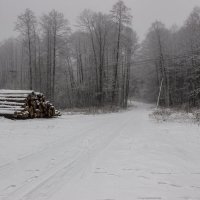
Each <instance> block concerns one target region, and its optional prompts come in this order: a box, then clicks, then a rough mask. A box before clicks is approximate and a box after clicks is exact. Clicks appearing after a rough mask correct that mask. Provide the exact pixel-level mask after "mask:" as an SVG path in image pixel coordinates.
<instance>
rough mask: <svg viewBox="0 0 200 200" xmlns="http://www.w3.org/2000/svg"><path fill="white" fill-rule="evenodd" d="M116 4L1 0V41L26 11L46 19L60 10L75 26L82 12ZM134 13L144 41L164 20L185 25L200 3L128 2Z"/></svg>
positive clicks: (78, 0) (94, 0)
mask: <svg viewBox="0 0 200 200" xmlns="http://www.w3.org/2000/svg"><path fill="white" fill-rule="evenodd" d="M115 2H116V0H0V41H1V40H3V39H6V38H9V37H11V36H13V35H15V34H16V33H15V32H14V22H15V21H16V18H17V16H18V15H19V14H21V13H22V12H23V11H24V10H25V9H26V8H30V9H32V10H33V11H34V12H35V14H36V15H39V16H40V15H42V14H43V13H46V12H48V11H50V10H51V9H53V8H54V9H56V10H58V11H61V12H63V13H64V14H65V16H66V18H67V19H68V20H69V21H70V23H71V25H72V26H73V25H74V24H75V22H76V17H77V16H78V15H79V14H80V12H81V11H82V10H83V9H85V8H89V9H92V10H95V11H103V12H108V11H109V10H110V9H111V8H112V5H113V4H114V3H115ZM124 2H125V3H126V5H127V6H128V7H130V8H131V9H132V15H133V17H134V18H133V19H134V22H133V28H134V29H135V30H136V32H137V33H138V35H139V37H140V39H141V38H143V37H144V36H145V33H146V32H147V30H148V28H149V27H150V25H151V23H152V22H154V21H155V20H161V21H162V22H163V23H165V24H166V25H167V26H168V27H170V26H171V25H173V24H177V25H179V26H180V25H182V24H183V22H184V20H185V19H186V18H187V16H188V15H189V14H190V12H191V11H192V9H193V7H194V6H200V0H124Z"/></svg>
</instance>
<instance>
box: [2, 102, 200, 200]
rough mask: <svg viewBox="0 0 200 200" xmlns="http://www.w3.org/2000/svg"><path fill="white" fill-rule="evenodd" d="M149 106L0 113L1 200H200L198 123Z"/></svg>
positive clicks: (199, 129)
mask: <svg viewBox="0 0 200 200" xmlns="http://www.w3.org/2000/svg"><path fill="white" fill-rule="evenodd" d="M151 112H152V108H151V107H150V106H148V105H145V104H137V108H136V107H133V108H132V109H131V110H129V111H127V112H120V113H113V114H101V115H78V114H77V115H67V114H64V115H63V116H62V117H60V118H57V119H49V120H46V119H42V120H41V119H40V120H39V119H38V120H27V121H12V120H8V119H4V118H0V200H135V199H136V200H137V199H138V200H179V199H180V200H181V199H183V200H198V199H200V127H199V126H198V125H194V124H190V123H185V124H183V123H173V122H165V123H157V122H156V121H153V120H152V119H150V118H149V113H151Z"/></svg>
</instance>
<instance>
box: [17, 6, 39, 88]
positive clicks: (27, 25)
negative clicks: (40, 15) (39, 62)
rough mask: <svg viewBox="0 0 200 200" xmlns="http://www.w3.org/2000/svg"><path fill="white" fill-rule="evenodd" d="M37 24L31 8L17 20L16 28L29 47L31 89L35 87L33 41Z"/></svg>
mask: <svg viewBox="0 0 200 200" xmlns="http://www.w3.org/2000/svg"><path fill="white" fill-rule="evenodd" d="M36 25H37V20H36V17H35V15H34V13H33V11H31V10H30V9H26V10H25V12H24V13H23V14H21V15H19V16H18V19H17V22H16V27H15V28H16V30H18V31H19V32H20V33H21V34H22V36H23V39H24V42H25V44H26V45H27V47H28V58H29V75H30V86H29V87H30V89H31V90H32V89H33V70H32V43H33V38H34V35H35V28H36Z"/></svg>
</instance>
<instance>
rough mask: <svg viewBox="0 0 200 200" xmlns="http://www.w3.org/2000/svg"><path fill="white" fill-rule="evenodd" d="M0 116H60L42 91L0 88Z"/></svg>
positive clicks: (28, 117)
mask: <svg viewBox="0 0 200 200" xmlns="http://www.w3.org/2000/svg"><path fill="white" fill-rule="evenodd" d="M0 116H4V117H7V118H15V119H33V118H51V117H54V116H60V112H59V111H57V110H56V109H55V107H54V106H53V104H51V103H50V102H49V101H47V100H46V98H45V96H44V95H43V94H42V93H38V92H34V91H32V90H0Z"/></svg>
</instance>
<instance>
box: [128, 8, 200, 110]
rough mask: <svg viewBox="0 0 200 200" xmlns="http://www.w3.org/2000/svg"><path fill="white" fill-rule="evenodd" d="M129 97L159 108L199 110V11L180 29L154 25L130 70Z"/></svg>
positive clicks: (159, 23)
mask: <svg viewBox="0 0 200 200" xmlns="http://www.w3.org/2000/svg"><path fill="white" fill-rule="evenodd" d="M133 68H134V69H133V74H132V80H131V84H132V85H133V89H132V91H131V93H132V94H133V95H135V96H136V97H137V98H142V99H144V100H146V101H150V102H155V103H157V105H158V106H166V107H169V106H171V107H184V108H187V109H190V108H193V107H197V106H200V7H195V8H194V9H193V11H192V12H191V13H190V15H189V16H188V18H187V19H186V20H185V22H184V24H183V25H182V26H181V27H177V26H176V25H173V26H172V27H171V28H167V27H166V26H165V25H164V24H163V23H162V22H160V21H156V22H154V23H153V24H152V25H151V27H150V29H149V31H148V33H147V35H146V38H145V39H144V41H143V42H142V44H141V46H140V49H139V50H138V52H137V56H136V59H135V62H134V66H133Z"/></svg>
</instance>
